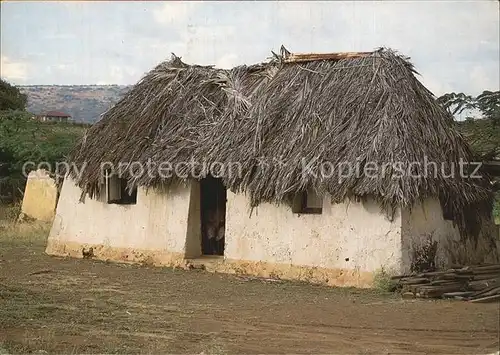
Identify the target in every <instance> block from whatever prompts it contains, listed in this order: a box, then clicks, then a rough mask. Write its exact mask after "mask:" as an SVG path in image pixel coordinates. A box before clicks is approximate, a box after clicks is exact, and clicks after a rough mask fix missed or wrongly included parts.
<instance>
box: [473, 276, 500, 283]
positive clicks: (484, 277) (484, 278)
mask: <svg viewBox="0 0 500 355" xmlns="http://www.w3.org/2000/svg"><path fill="white" fill-rule="evenodd" d="M498 278H499V276H498V275H490V274H487V275H474V278H473V279H472V281H481V280H491V279H498Z"/></svg>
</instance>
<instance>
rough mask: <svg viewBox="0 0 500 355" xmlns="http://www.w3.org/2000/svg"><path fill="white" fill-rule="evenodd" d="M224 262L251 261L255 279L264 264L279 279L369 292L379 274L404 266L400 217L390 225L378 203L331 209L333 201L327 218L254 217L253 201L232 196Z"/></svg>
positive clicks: (270, 210) (269, 208)
mask: <svg viewBox="0 0 500 355" xmlns="http://www.w3.org/2000/svg"><path fill="white" fill-rule="evenodd" d="M225 258H226V259H227V261H228V262H229V263H236V262H237V260H240V262H239V264H242V262H241V261H246V262H247V264H248V266H247V267H246V269H247V271H248V270H250V271H252V273H259V271H258V270H257V267H256V264H260V265H261V266H262V268H264V269H266V270H267V271H266V274H274V276H278V277H283V276H284V277H285V278H295V279H312V280H314V281H316V282H317V281H319V282H321V283H326V284H329V285H343V286H359V287H364V286H370V285H371V283H372V279H373V275H374V272H376V271H378V270H379V269H381V268H382V267H383V268H386V269H388V268H390V269H393V268H399V266H400V263H401V258H402V251H401V217H400V215H399V213H397V214H396V215H395V217H394V220H393V221H390V220H388V219H387V218H386V216H385V214H383V213H382V211H381V209H380V207H379V205H378V204H377V203H376V202H375V201H373V200H368V201H367V202H353V201H350V202H346V203H342V204H332V203H331V202H330V199H329V198H328V197H325V198H324V200H323V211H322V214H296V213H293V212H292V210H291V208H290V207H289V206H287V205H286V204H282V205H279V206H276V205H273V204H262V205H259V206H258V207H257V208H255V209H254V211H253V213H252V216H250V209H249V204H248V199H247V198H246V197H245V196H244V195H236V194H233V193H231V192H228V202H227V215H226V247H225ZM264 264H265V266H264ZM266 274H262V276H268V275H266Z"/></svg>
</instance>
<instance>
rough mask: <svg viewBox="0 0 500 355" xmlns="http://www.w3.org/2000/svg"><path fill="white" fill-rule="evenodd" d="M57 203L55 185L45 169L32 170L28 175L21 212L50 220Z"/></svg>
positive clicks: (41, 219) (42, 219) (43, 219)
mask: <svg viewBox="0 0 500 355" xmlns="http://www.w3.org/2000/svg"><path fill="white" fill-rule="evenodd" d="M56 205H57V187H56V183H55V181H54V179H52V178H51V177H50V176H49V174H48V173H47V172H46V171H45V170H36V171H32V172H31V173H30V174H29V175H28V181H27V182H26V189H25V191H24V198H23V204H22V207H21V212H22V213H24V214H25V215H27V216H29V217H31V218H34V219H37V220H40V221H46V222H50V221H52V220H53V218H54V215H55V212H56Z"/></svg>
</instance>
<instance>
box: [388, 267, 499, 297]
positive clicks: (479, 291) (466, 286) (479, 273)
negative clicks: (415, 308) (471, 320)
mask: <svg viewBox="0 0 500 355" xmlns="http://www.w3.org/2000/svg"><path fill="white" fill-rule="evenodd" d="M392 279H393V280H397V282H398V286H399V288H400V289H401V291H402V294H403V297H405V298H415V297H419V298H452V299H458V300H464V301H469V302H478V303H479V302H499V301H500V264H488V265H479V266H465V267H457V268H453V269H448V270H446V271H433V272H422V273H418V274H413V275H401V276H394V277H393V278H392Z"/></svg>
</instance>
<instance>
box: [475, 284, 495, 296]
mask: <svg viewBox="0 0 500 355" xmlns="http://www.w3.org/2000/svg"><path fill="white" fill-rule="evenodd" d="M496 294H500V286H498V285H496V286H491V287H487V288H485V289H484V290H481V291H479V292H476V293H475V294H474V295H473V296H472V298H478V297H485V296H493V295H496Z"/></svg>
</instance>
